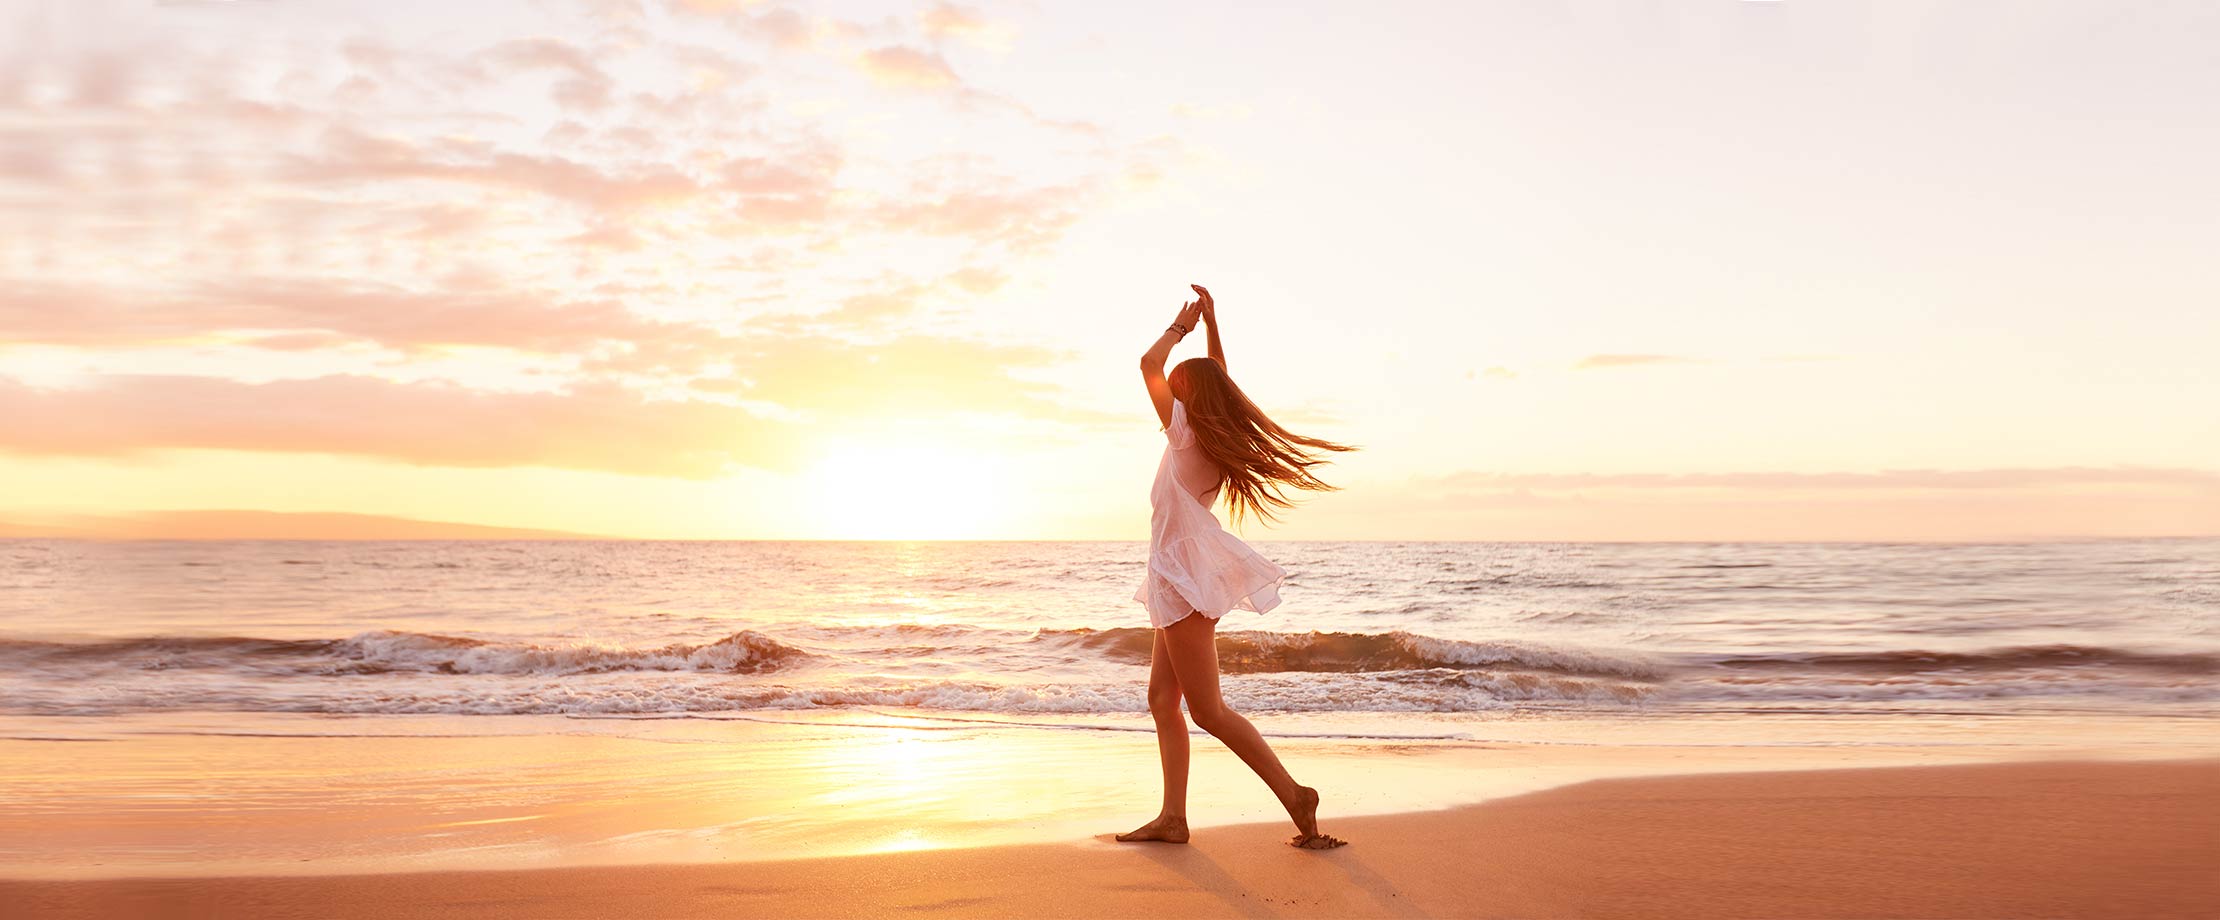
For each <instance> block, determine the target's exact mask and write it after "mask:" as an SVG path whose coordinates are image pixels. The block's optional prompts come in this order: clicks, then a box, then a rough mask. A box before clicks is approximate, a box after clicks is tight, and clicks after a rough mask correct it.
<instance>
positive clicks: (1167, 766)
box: [1118, 629, 1187, 843]
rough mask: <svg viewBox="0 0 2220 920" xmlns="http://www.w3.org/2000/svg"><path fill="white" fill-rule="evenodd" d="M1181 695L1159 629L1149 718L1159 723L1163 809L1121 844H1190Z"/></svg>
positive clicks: (1153, 651)
mask: <svg viewBox="0 0 2220 920" xmlns="http://www.w3.org/2000/svg"><path fill="white" fill-rule="evenodd" d="M1179 695H1180V688H1179V677H1178V675H1176V674H1174V673H1173V671H1172V655H1171V649H1170V648H1169V647H1168V646H1166V645H1165V641H1164V631H1163V630H1161V629H1159V630H1157V631H1156V646H1155V647H1154V648H1153V649H1151V650H1150V660H1149V715H1151V716H1153V717H1155V719H1156V754H1157V756H1158V758H1160V759H1162V760H1163V762H1164V807H1163V809H1162V810H1161V811H1159V812H1157V814H1156V819H1155V820H1153V821H1150V822H1149V823H1147V824H1143V825H1141V826H1140V827H1138V828H1135V829H1133V830H1131V831H1127V832H1126V833H1123V834H1119V835H1118V839H1119V840H1121V841H1126V842H1133V841H1139V840H1161V841H1164V842H1166V843H1186V842H1187V717H1186V716H1183V715H1180V713H1179Z"/></svg>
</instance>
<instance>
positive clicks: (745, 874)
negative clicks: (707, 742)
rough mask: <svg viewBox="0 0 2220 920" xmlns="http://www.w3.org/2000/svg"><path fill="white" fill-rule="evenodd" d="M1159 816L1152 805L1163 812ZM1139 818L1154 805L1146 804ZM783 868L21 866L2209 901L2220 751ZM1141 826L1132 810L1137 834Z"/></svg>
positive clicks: (1243, 913) (574, 889)
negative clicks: (1337, 843)
mask: <svg viewBox="0 0 2220 920" xmlns="http://www.w3.org/2000/svg"><path fill="white" fill-rule="evenodd" d="M1143 817H1145V816H1143ZM1134 823H1138V822H1137V821H1136V822H1134ZM1322 825H1323V827H1324V829H1325V830H1327V831H1329V832H1331V833H1334V834H1336V835H1339V836H1343V837H1346V838H1348V839H1349V840H1351V841H1352V845H1350V846H1348V847H1344V848H1341V849H1337V850H1330V851H1323V852H1306V851H1299V850H1296V849H1293V848H1291V847H1288V846H1286V845H1285V843H1284V841H1285V840H1286V839H1287V837H1288V836H1289V833H1290V830H1291V829H1290V828H1289V827H1288V826H1287V825H1286V824H1285V823H1284V822H1276V823H1265V824H1241V825H1230V826H1219V827H1209V826H1198V827H1197V828H1196V829H1195V835H1194V841H1193V843H1192V844H1190V845H1187V846H1171V845H1164V844H1119V843H1115V842H1111V841H1110V840H1109V839H1108V833H1107V831H1106V833H1105V834H1103V835H1102V836H1100V837H1097V838H1094V839H1090V840H1084V841H1079V842H1073V843H1055V844H1023V845H1006V846H988V847H976V848H968V849H939V850H918V851H912V852H896V853H877V854H869V855H860V856H842V857H827V858H812V859H796V860H783V861H752V862H723V863H712V864H692V865H651V866H610V867H566V868H552V869H529V870H499V871H472V872H423V873H408V874H360V875H327V876H309V875H286V876H280V875H255V876H227V877H183V878H142V879H129V878H126V879H89V880H46V881H9V882H0V903H5V904H7V905H9V908H8V912H9V914H10V915H11V916H23V917H333V918H338V917H396V916H411V917H493V918H523V917H609V916H641V917H708V916H715V917H728V918H729V917H856V916H902V917H1047V916H1086V917H1141V916H1149V917H1220V916H1223V917H1629V918H1634V917H1642V918H1679V917H1687V918H1726V917H1751V918H1755V917H1775V918H1779V917H1843V918H1848V917H1861V918H1864V917H1906V918H1909V917H1954V918H1988V917H1995V918H2006V917H2010V918H2028V917H2120V918H2130V917H2133V918H2166V917H2183V918H2187V917H2210V916H2214V915H2216V914H2220V872H2216V871H2214V870H2215V860H2216V857H2215V856H2214V854H2216V853H2220V760H2196V761H2142V762H2129V761H2122V762H2099V761H2068V762H2029V763H2004V764H1974V765H1955V766H1918V767H1875V768H1861V769H1830V770H1794V771H1784V772H1737V773H1716V774H1695V775H1676V776H1647V777H1638V778H1622V779H1605V780H1597V781H1592V782H1583V783H1577V784H1574V785H1569V786H1563V787H1559V788H1553V789H1548V790H1545V791H1541V792H1535V793H1530V794H1526V795H1520V796H1516V797H1512V798H1504V799H1499V800H1495V801H1491V802H1486V803H1482V804H1478V805H1470V806H1462V807H1457V808H1452V809H1447V810H1442V811H1429V812H1410V813H1400V814H1381V815H1369V816H1361V817H1342V818H1335V817H1333V816H1332V814H1331V802H1330V801H1329V804H1328V811H1327V818H1326V819H1325V820H1324V821H1323V822H1322ZM1116 829H1123V828H1116Z"/></svg>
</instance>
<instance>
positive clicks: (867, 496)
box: [795, 437, 1014, 540]
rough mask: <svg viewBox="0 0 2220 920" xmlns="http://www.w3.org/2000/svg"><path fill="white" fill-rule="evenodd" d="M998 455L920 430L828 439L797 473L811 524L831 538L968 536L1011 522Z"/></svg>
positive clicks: (1006, 482)
mask: <svg viewBox="0 0 2220 920" xmlns="http://www.w3.org/2000/svg"><path fill="white" fill-rule="evenodd" d="M1003 472H1004V470H1003V463H1002V461H1001V460H1000V459H999V458H998V457H996V456H995V455H992V454H989V453H986V452H983V451H978V450H966V449H962V448H958V447H954V446H952V445H949V444H946V443H941V442H936V441H931V440H919V439H916V438H901V439H898V440H897V439H893V438H889V439H887V440H884V441H880V440H873V439H871V438H867V437H851V438H845V439H840V440H836V441H831V442H828V443H827V444H826V445H825V447H824V449H823V451H822V452H821V454H820V456H819V458H818V460H817V461H816V462H815V463H814V464H812V465H811V466H810V468H809V471H808V472H807V473H805V474H803V476H802V477H801V479H800V483H799V484H800V487H801V489H802V490H803V492H802V494H800V495H797V496H795V498H796V499H798V500H799V501H800V504H801V506H802V513H803V514H804V515H805V516H807V517H808V518H809V519H810V521H811V524H810V526H809V527H808V528H807V529H808V530H809V531H811V532H812V533H814V534H815V535H816V536H818V537H819V538H821V539H828V540H965V539H979V538H983V537H988V536H991V535H993V534H995V533H997V532H999V531H1001V530H1002V528H1003V527H1004V526H1005V525H1006V524H1008V517H1009V511H1010V509H1011V508H1012V507H1013V506H1014V503H1013V502H1012V500H1011V498H1010V496H1009V489H1010V488H1011V480H1010V478H1009V477H1007V476H1005V475H1003Z"/></svg>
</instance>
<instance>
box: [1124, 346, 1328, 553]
mask: <svg viewBox="0 0 2220 920" xmlns="http://www.w3.org/2000/svg"><path fill="white" fill-rule="evenodd" d="M1165 382H1166V383H1167V384H1168V385H1170V386H1171V388H1172V392H1174V393H1180V394H1181V395H1180V401H1181V402H1182V403H1185V404H1186V406H1187V425H1188V427H1189V428H1191V429H1193V430H1194V432H1195V443H1197V444H1199V445H1201V446H1202V449H1203V454H1204V455H1205V456H1208V457H1209V458H1210V459H1211V461H1212V462H1214V463H1216V464H1217V465H1218V468H1219V469H1220V470H1222V471H1224V472H1225V474H1226V490H1225V496H1226V508H1227V509H1228V515H1227V516H1228V517H1231V518H1232V519H1233V522H1234V526H1237V527H1238V526H1240V523H1241V517H1242V515H1243V514H1249V515H1253V516H1255V517H1258V518H1261V519H1263V520H1264V522H1265V523H1266V524H1267V525H1269V524H1273V523H1277V522H1278V520H1279V519H1278V517H1277V516H1275V515H1274V514H1273V513H1272V509H1273V508H1275V507H1277V508H1293V507H1295V503H1294V502H1291V501H1289V500H1288V499H1287V498H1286V497H1284V496H1282V495H1281V494H1280V490H1281V489H1282V488H1295V489H1303V490H1307V491H1312V492H1330V491H1335V490H1338V489H1340V488H1341V487H1340V486H1336V485H1329V484H1327V483H1325V482H1322V481H1320V480H1319V479H1318V477H1317V476H1314V475H1312V474H1311V471H1310V468H1311V467H1314V466H1318V465H1320V464H1325V463H1331V462H1333V461H1330V460H1322V459H1319V458H1317V457H1315V456H1312V452H1313V451H1320V450H1332V451H1349V450H1356V449H1357V448H1355V447H1352V446H1350V445H1347V444H1336V443H1334V442H1332V441H1326V440H1321V439H1318V438H1311V437H1304V436H1303V435H1299V434H1296V433H1294V432H1292V431H1289V430H1287V429H1285V428H1281V427H1280V426H1279V423H1277V422H1274V421H1272V420H1271V419H1270V418H1268V417H1266V416H1265V414H1264V410H1262V409H1259V408H1257V407H1256V403H1253V402H1250V401H1249V397H1248V394H1245V393H1243V392H1241V388H1240V387H1238V386H1235V385H1234V383H1233V378H1232V377H1230V376H1227V374H1226V369H1225V366H1224V365H1221V364H1219V363H1218V362H1217V361H1215V360H1213V359H1210V358H1189V359H1187V360H1185V361H1181V362H1179V365H1178V366H1176V367H1173V368H1172V373H1171V375H1170V376H1169V377H1167V378H1166V380H1165ZM1182 391H1184V393H1182Z"/></svg>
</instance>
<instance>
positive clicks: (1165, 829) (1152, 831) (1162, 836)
mask: <svg viewBox="0 0 2220 920" xmlns="http://www.w3.org/2000/svg"><path fill="white" fill-rule="evenodd" d="M1118 840H1119V841H1121V842H1124V843H1137V842H1140V841H1143V840H1158V841H1162V842H1164V843H1186V842H1187V819H1186V818H1166V817H1163V816H1158V817H1157V819H1156V820H1154V821H1150V822H1149V823H1147V824H1143V825H1141V826H1140V827H1137V828H1134V829H1133V830H1130V831H1127V832H1125V833H1123V834H1119V835H1118Z"/></svg>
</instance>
